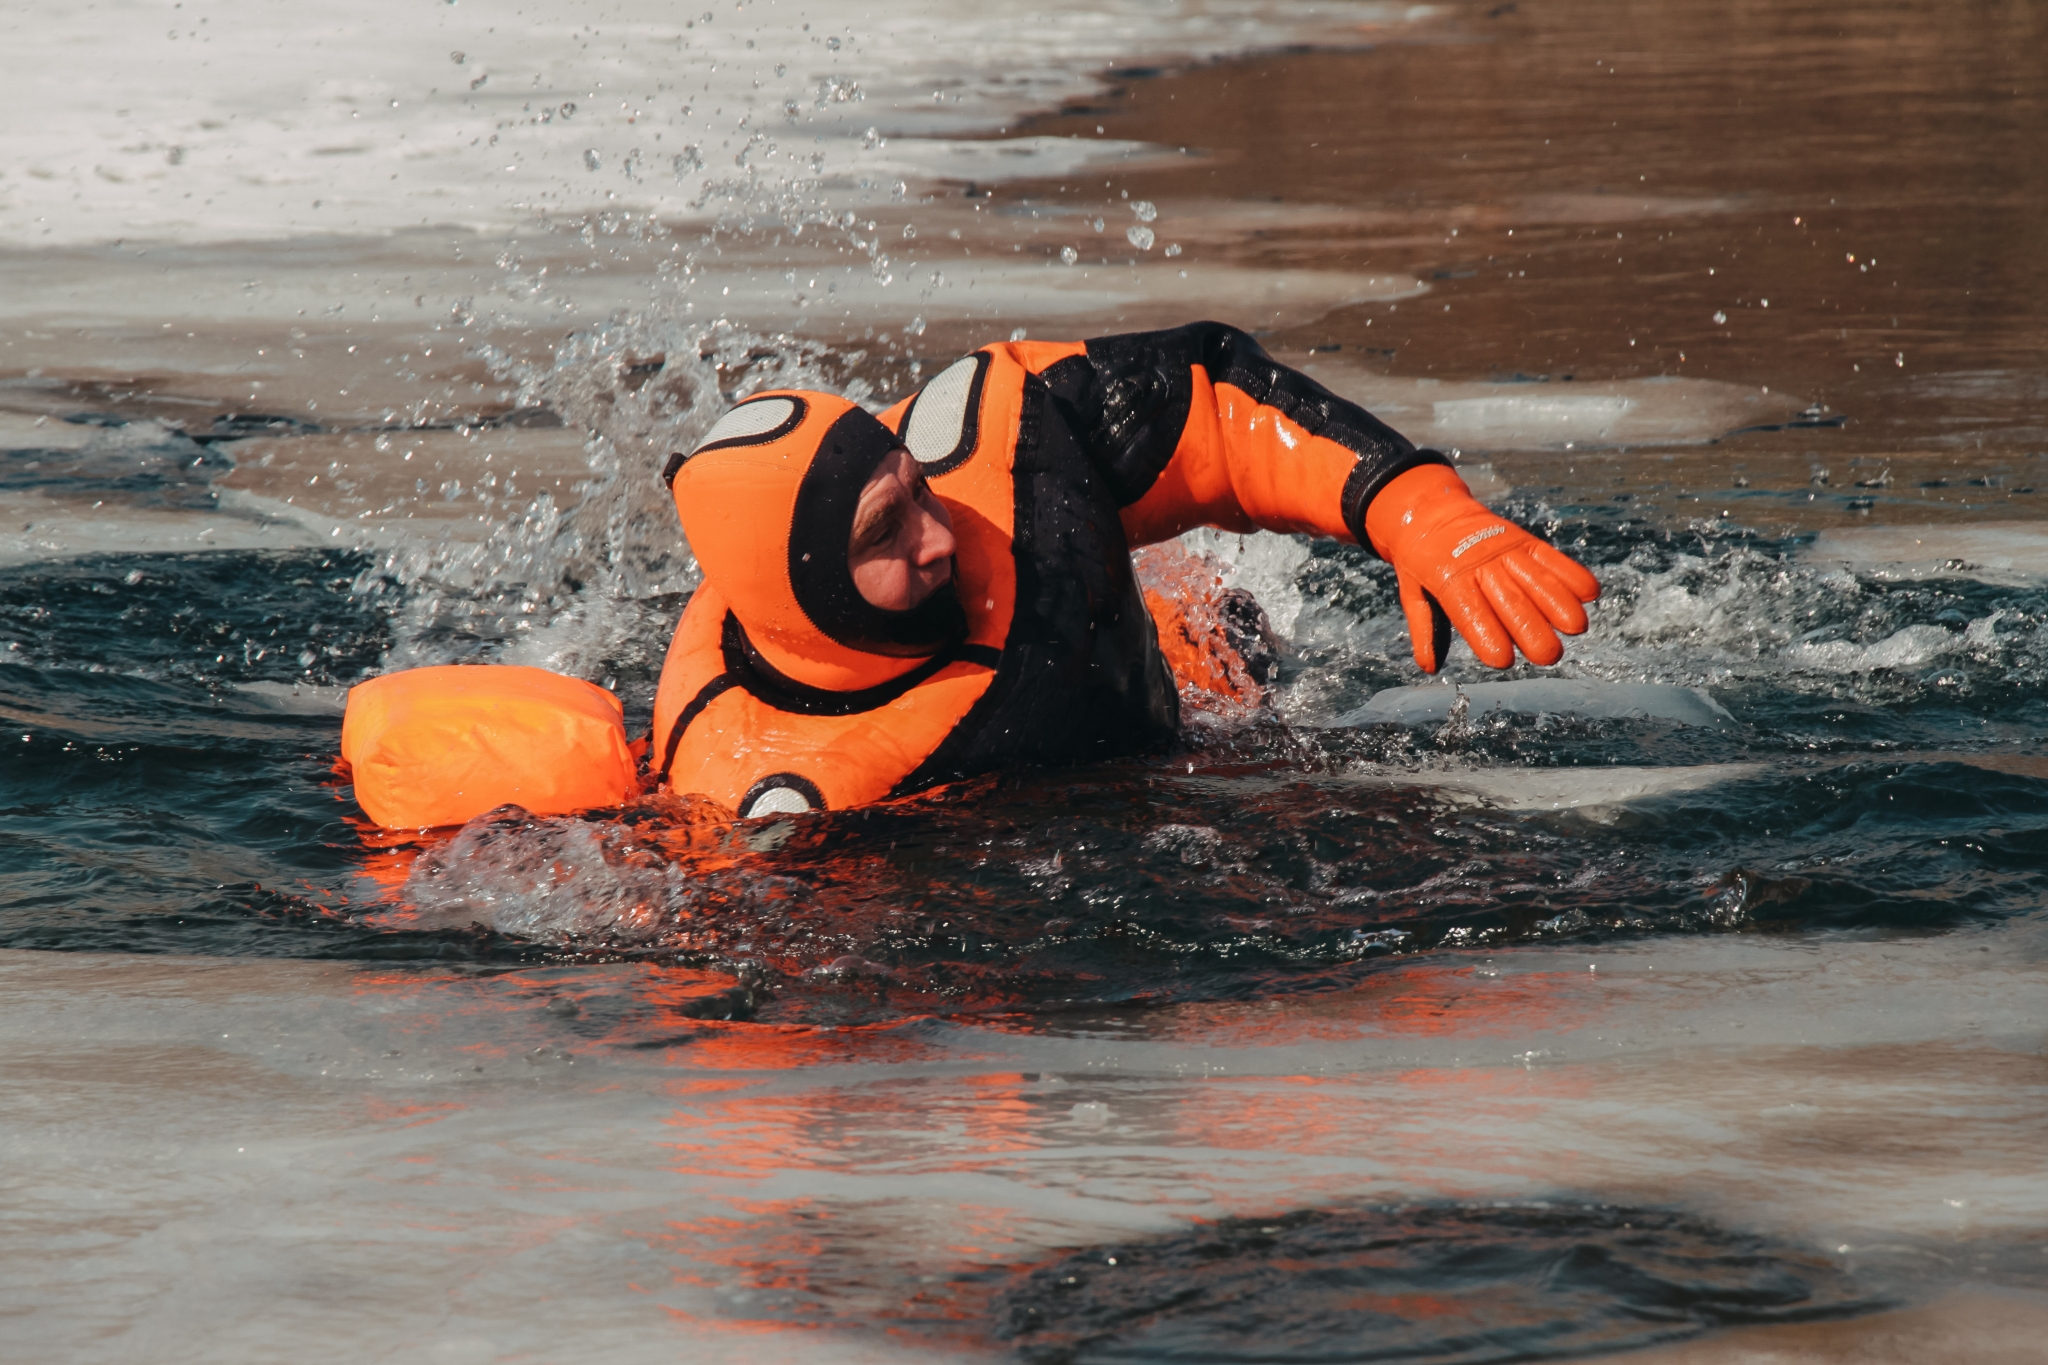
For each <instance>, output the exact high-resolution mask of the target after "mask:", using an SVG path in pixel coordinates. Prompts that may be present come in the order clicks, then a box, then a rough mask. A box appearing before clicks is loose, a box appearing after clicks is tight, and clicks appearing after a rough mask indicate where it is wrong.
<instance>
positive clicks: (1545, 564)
mask: <svg viewBox="0 0 2048 1365" xmlns="http://www.w3.org/2000/svg"><path fill="white" fill-rule="evenodd" d="M1531 539H1532V541H1533V543H1532V544H1530V545H1527V546H1525V547H1524V550H1525V552H1526V553H1527V554H1528V556H1529V558H1530V559H1531V560H1533V561H1535V563H1536V566H1537V567H1538V568H1541V569H1545V570H1547V571H1548V572H1549V573H1550V574H1551V576H1552V577H1554V578H1556V579H1557V581H1558V582H1560V583H1562V584H1563V585H1564V586H1565V587H1566V588H1567V589H1568V590H1569V591H1570V592H1571V594H1572V596H1574V597H1576V598H1578V599H1579V600H1580V601H1581V602H1591V601H1594V600H1595V599H1597V598H1598V597H1599V596H1600V580H1599V579H1597V578H1595V577H1593V575H1592V572H1591V571H1590V570H1588V569H1587V568H1586V566H1585V565H1583V564H1581V563H1579V561H1578V560H1576V559H1573V558H1572V557H1571V556H1570V555H1568V554H1566V553H1565V552H1564V551H1562V550H1560V549H1558V548H1557V547H1556V546H1555V545H1547V544H1545V543H1544V542H1543V541H1540V540H1534V538H1533V537H1531ZM1573 633H1574V634H1576V633H1577V632H1576V631H1575V632H1573Z"/></svg>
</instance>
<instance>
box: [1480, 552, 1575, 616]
mask: <svg viewBox="0 0 2048 1365" xmlns="http://www.w3.org/2000/svg"><path fill="white" fill-rule="evenodd" d="M1500 566H1501V567H1502V568H1503V569H1506V570H1507V571H1508V573H1509V575H1510V576H1512V577H1513V578H1514V580H1515V581H1516V582H1517V583H1519V584H1521V585H1522V591H1523V592H1525V593H1527V594H1529V600H1530V601H1532V602H1534V603H1535V604H1536V607H1537V610H1539V611H1541V612H1542V613H1543V614H1544V615H1545V616H1546V617H1548V618H1549V620H1550V624H1551V625H1552V626H1554V627H1555V628H1556V629H1558V630H1560V631H1563V632H1564V633H1565V634H1566V635H1581V634H1584V633H1585V629H1586V609H1585V608H1584V607H1582V606H1580V605H1579V599H1578V598H1577V597H1575V596H1573V595H1572V593H1571V592H1570V590H1568V589H1567V588H1566V587H1565V586H1564V584H1562V583H1560V582H1558V581H1557V578H1556V576H1555V575H1553V574H1551V573H1550V572H1549V571H1548V570H1547V569H1545V568H1543V567H1542V566H1541V565H1539V564H1536V563H1535V562H1534V561H1533V560H1532V559H1531V558H1530V557H1529V556H1527V555H1522V554H1511V555H1503V556H1501V559H1500Z"/></svg>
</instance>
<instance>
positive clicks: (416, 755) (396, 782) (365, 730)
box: [341, 664, 640, 829]
mask: <svg viewBox="0 0 2048 1365" xmlns="http://www.w3.org/2000/svg"><path fill="white" fill-rule="evenodd" d="M341 756H342V758H343V759H344V760H345V761H346V762H347V763H348V765H349V767H350V768H351V769H352V770H353V772H354V780H355V786H356V803H357V804H358V805H360V806H361V807H362V808H363V813H364V814H366V815H368V816H369V817H370V818H371V819H372V820H374V821H376V822H377V823H378V824H380V825H382V826H384V827H385V828H386V829H418V828H423V827H426V826H430V825H459V824H461V823H463V822H464V821H465V820H468V819H470V818H471V817H472V816H476V815H481V814H483V813H484V812H485V811H487V810H491V809H493V808H494V807H497V806H502V805H505V804H506V803H508V802H514V803H517V804H518V805H521V806H524V807H525V808H526V809H527V810H530V811H532V812H533V813H534V814H536V815H565V814H567V813H569V812H570V811H578V810H589V809H592V808H593V807H598V806H617V805H622V804H624V803H625V802H627V801H631V800H633V799H634V798H635V797H637V796H638V795H639V792H640V780H639V776H638V774H637V771H636V769H637V767H638V765H637V764H636V762H635V761H634V758H633V754H632V751H631V750H630V749H629V748H628V746H627V744H626V724H625V712H624V708H622V707H621V706H620V705H619V699H618V698H617V697H615V696H613V695H612V694H611V693H610V692H607V691H606V690H605V689H603V688H602V687H598V686H597V685H595V684H594V683H587V682H584V681H582V680H580V679H577V678H565V677H563V676H562V675H561V674H559V673H550V672H548V671H547V670H546V669H544V668H525V667H520V666H516V665H512V664H454V665H443V666H440V667H435V668H414V669H408V670H406V671H405V672H402V673H387V674H385V675H384V676H383V677H381V678H372V679H371V680H370V681H369V682H366V683H358V684H357V685H356V686H354V687H352V688H350V689H349V693H348V712H347V714H346V715H345V716H344V717H343V718H342V722H341Z"/></svg>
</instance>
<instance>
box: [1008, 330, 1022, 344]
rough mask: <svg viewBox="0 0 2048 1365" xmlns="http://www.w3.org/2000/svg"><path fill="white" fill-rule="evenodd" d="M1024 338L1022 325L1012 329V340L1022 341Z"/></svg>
mask: <svg viewBox="0 0 2048 1365" xmlns="http://www.w3.org/2000/svg"><path fill="white" fill-rule="evenodd" d="M1023 339H1024V329H1023V328H1022V327H1017V328H1013V329H1012V330H1011V332H1010V340H1012V341H1022V340H1023Z"/></svg>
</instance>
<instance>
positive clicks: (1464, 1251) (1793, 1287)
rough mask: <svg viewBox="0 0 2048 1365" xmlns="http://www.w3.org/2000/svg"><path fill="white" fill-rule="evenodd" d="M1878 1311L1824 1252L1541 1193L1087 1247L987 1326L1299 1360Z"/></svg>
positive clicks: (1035, 1342) (1163, 1356)
mask: <svg viewBox="0 0 2048 1365" xmlns="http://www.w3.org/2000/svg"><path fill="white" fill-rule="evenodd" d="M1876 1306H1878V1305H1877V1304H1875V1303H1873V1302H1872V1301H1870V1300H1869V1299H1868V1298H1866V1297H1865V1296H1863V1295H1862V1294H1861V1293H1859V1291H1858V1290H1857V1289H1856V1288H1855V1286H1854V1285H1853V1283H1852V1282H1851V1281H1850V1280H1849V1279H1848V1278H1847V1277H1846V1276H1844V1275H1843V1274H1842V1273H1841V1271H1840V1270H1839V1269H1838V1268H1837V1267H1836V1266H1834V1265H1833V1264H1830V1263H1829V1262H1827V1261H1825V1260H1822V1259H1820V1258H1817V1257H1801V1256H1799V1255H1798V1254H1797V1253H1796V1252H1792V1251H1790V1250H1789V1249H1787V1248H1784V1247H1775V1246H1771V1245H1770V1244H1768V1243H1766V1242H1764V1241H1763V1240H1761V1239H1758V1238H1755V1237H1748V1236H1743V1235H1739V1234H1731V1233H1729V1232H1727V1231H1725V1230H1723V1229H1720V1228H1715V1227H1712V1226H1709V1225H1707V1224H1703V1223H1700V1222H1698V1221H1697V1220H1694V1219H1689V1218H1685V1217H1682V1216H1678V1215H1674V1214H1671V1213H1667V1212H1662V1211H1657V1210H1645V1209H1617V1208H1584V1207H1571V1206H1552V1205H1542V1204H1539V1205H1534V1206H1519V1207H1518V1206H1512V1205H1502V1206H1497V1207H1492V1208H1459V1207H1419V1208H1390V1209H1363V1210H1347V1209H1333V1210H1328V1211H1316V1212H1305V1213H1296V1214H1291V1215H1288V1216H1285V1217H1282V1218H1278V1219H1271V1220H1267V1219H1230V1220H1226V1221H1223V1222H1220V1223H1216V1224H1212V1225H1210V1226H1207V1227H1203V1228H1199V1229H1197V1230H1195V1231H1193V1232H1190V1233H1188V1234H1185V1235H1183V1236H1180V1237H1175V1238H1172V1239H1167V1240H1161V1241H1156V1242H1146V1243H1136V1244H1127V1245H1118V1246H1108V1247H1096V1248H1091V1249H1089V1250H1088V1251H1087V1252H1085V1253H1083V1254H1081V1255H1077V1256H1071V1257H1066V1258H1063V1259H1061V1260H1058V1261H1054V1262H1052V1263H1051V1264H1048V1265H1043V1266H1039V1267H1036V1268H1034V1269H1032V1270H1031V1271H1030V1272H1029V1273H1028V1274H1027V1275H1025V1276H1024V1277H1023V1279H1022V1281H1021V1282H1020V1283H1017V1284H1014V1285H1011V1286H1008V1287H1006V1288H1005V1289H1004V1290H1003V1291H1002V1293H1001V1295H1000V1296H999V1298H998V1300H997V1303H996V1320H997V1322H998V1323H999V1326H998V1328H997V1334H998V1336H1000V1337H1002V1338H1005V1339H1009V1340H1013V1341H1016V1342H1017V1343H1018V1344H1019V1345H1020V1346H1021V1347H1022V1355H1023V1357H1024V1359H1026V1360H1028V1361H1032V1362H1034V1365H1041V1363H1042V1365H1067V1362H1080V1361H1138V1360H1171V1361H1190V1362H1193V1361H1217V1362H1221V1361H1261V1362H1267V1361H1270V1362H1273V1365H1281V1363H1282V1362H1288V1363H1289V1365H1292V1363H1293V1362H1300V1365H1310V1363H1311V1362H1336V1361H1365V1360H1441V1361H1457V1362H1480V1361H1502V1360H1532V1359H1543V1358H1546V1357H1553V1356H1572V1355H1586V1354H1591V1353H1594V1352H1598V1351H1611V1350H1616V1349H1621V1348H1625V1347H1630V1346H1642V1345H1647V1344H1649V1343H1652V1342H1655V1341H1659V1340H1664V1339H1669V1338H1673V1337H1683V1336H1688V1335H1691V1334H1693V1333H1695V1332H1698V1331H1700V1330H1702V1329H1704V1328H1709V1327H1721V1326H1728V1325H1732V1324H1737V1323H1763V1322H1787V1321H1800V1320H1810V1319H1814V1318H1823V1317H1829V1316H1834V1315H1845V1314H1850V1313H1854V1312H1856V1311H1859V1310H1863V1311H1867V1310H1868V1309H1870V1308H1872V1307H1876ZM1217 1319H1221V1323H1220V1324H1219V1323H1218V1321H1217ZM1219 1326H1220V1330H1219Z"/></svg>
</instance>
